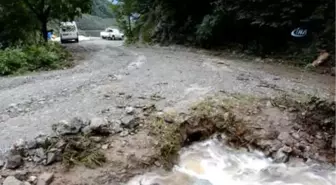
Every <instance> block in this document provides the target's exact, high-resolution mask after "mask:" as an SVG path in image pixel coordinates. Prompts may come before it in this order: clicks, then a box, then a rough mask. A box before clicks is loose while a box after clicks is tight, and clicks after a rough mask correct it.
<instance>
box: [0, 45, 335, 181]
mask: <svg viewBox="0 0 336 185" xmlns="http://www.w3.org/2000/svg"><path fill="white" fill-rule="evenodd" d="M110 43H113V45H112V44H111V45H110ZM67 47H68V48H69V49H70V50H71V51H72V52H75V53H77V54H76V57H82V58H79V59H80V60H79V61H78V65H77V66H76V67H75V68H73V69H68V70H64V71H54V72H48V73H41V74H32V75H30V76H21V77H14V78H3V79H0V84H1V85H0V89H1V91H0V95H1V96H0V97H1V98H0V100H1V101H2V100H3V101H2V102H3V103H2V104H1V105H0V121H1V118H2V121H1V122H0V128H2V129H1V130H2V132H1V131H0V133H1V134H0V145H3V147H2V150H3V151H7V150H8V148H9V146H10V145H11V144H12V143H13V142H14V141H15V139H14V138H16V139H17V138H18V136H20V137H21V136H22V137H23V138H27V139H28V140H31V139H32V138H34V137H36V135H38V132H42V133H45V134H47V135H49V134H52V131H51V124H52V123H55V122H56V121H59V120H62V119H70V118H73V117H74V116H79V117H81V118H83V119H85V118H92V117H95V116H98V117H104V118H106V119H108V120H114V119H116V120H125V119H126V120H127V119H131V118H134V117H140V118H141V120H143V121H142V122H141V123H140V124H139V126H136V127H135V128H125V129H124V130H123V132H121V133H117V134H112V135H109V136H108V137H107V136H105V135H104V136H103V137H104V138H105V139H104V140H103V141H102V142H100V143H98V144H97V145H98V146H99V147H100V148H104V149H101V151H102V152H103V153H104V155H105V157H106V163H104V164H103V165H102V166H100V167H98V168H94V169H90V168H87V167H85V166H83V165H81V164H79V165H76V166H74V167H72V168H70V169H67V168H65V167H64V165H62V163H58V162H57V163H53V164H52V165H49V166H44V165H37V166H36V164H34V163H30V162H27V161H26V162H25V166H23V167H21V168H19V169H18V170H14V171H13V170H8V169H2V171H1V177H2V178H0V182H2V181H3V180H4V178H5V177H7V176H10V175H17V174H18V171H22V172H24V174H25V175H23V177H22V179H20V180H23V181H25V180H27V179H28V178H29V176H31V175H33V176H38V175H39V174H41V173H42V172H46V171H47V172H52V173H54V175H55V178H54V180H53V182H52V184H53V185H54V184H55V185H56V184H67V185H77V184H83V185H84V184H85V185H86V184H87V185H90V184H102V185H104V184H109V185H114V184H115V185H118V184H121V183H123V182H126V181H127V180H128V179H130V178H131V177H133V176H135V175H138V174H143V173H145V172H146V171H150V170H152V169H160V168H164V167H166V168H169V167H171V164H173V163H174V158H175V157H176V154H177V152H178V150H179V149H180V148H181V147H183V146H186V145H189V144H191V143H192V142H197V141H200V140H204V139H207V138H210V137H212V136H216V137H222V138H226V139H224V140H223V142H227V143H228V144H230V145H232V146H235V147H244V148H247V149H259V150H262V151H263V152H264V153H265V154H267V155H269V156H270V157H273V158H276V157H277V154H278V153H279V151H280V152H281V151H283V150H284V147H285V148H286V147H287V148H286V149H288V150H286V152H285V155H286V156H287V157H288V158H287V157H286V159H285V161H288V160H290V159H291V158H298V159H301V160H303V161H309V160H317V161H319V162H323V163H332V164H334V162H335V151H334V149H335V146H334V142H333V141H334V140H335V138H334V135H335V131H334V129H335V125H334V122H335V115H334V114H331V113H334V112H335V107H334V106H335V104H334V103H329V101H330V100H331V99H333V96H334V89H333V86H332V84H334V79H333V78H330V76H323V75H317V74H312V73H307V72H298V71H296V70H295V69H287V68H285V67H284V66H282V67H281V68H280V67H279V68H278V66H277V67H276V68H277V69H274V68H275V67H274V65H273V67H272V65H269V64H265V65H264V64H262V65H259V64H256V63H246V62H244V61H236V60H234V59H226V58H219V57H214V56H208V55H205V54H200V53H194V52H189V51H177V50H176V49H174V48H173V49H167V48H132V47H131V48H124V47H122V46H121V44H120V43H119V42H108V41H101V40H98V39H96V40H91V41H86V42H83V43H80V44H79V45H78V44H74V45H69V46H67ZM79 53H80V54H79ZM163 69H164V70H163ZM14 92H15V93H14ZM13 93H14V95H13ZM303 94H304V95H303ZM2 95H4V96H2ZM12 95H13V96H12ZM283 95H287V96H288V97H289V98H285V99H284V98H283ZM312 95H315V96H318V97H321V98H322V99H323V101H322V100H321V101H320V100H319V99H314V98H313V99H312V98H311V97H310V96H312ZM9 97H11V98H9ZM32 98H33V100H32V101H29V102H27V100H29V99H32ZM325 99H326V100H328V101H324V100H325ZM51 100H52V101H51ZM298 100H300V102H299V101H298ZM11 103H12V104H13V105H12V104H11ZM7 104H8V106H7ZM151 105H153V106H151ZM193 105H194V106H193ZM127 107H132V108H133V109H130V108H128V109H127ZM126 110H128V111H127V112H126ZM129 110H132V111H129ZM27 123H31V124H27ZM112 126H113V125H112ZM125 132H126V134H125ZM220 133H223V134H224V135H225V136H224V135H221V134H220ZM9 136H10V137H9ZM106 146H107V147H106ZM167 148H168V150H167ZM289 148H290V149H289ZM167 151H168V152H167Z"/></svg>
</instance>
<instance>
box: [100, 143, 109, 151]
mask: <svg viewBox="0 0 336 185" xmlns="http://www.w3.org/2000/svg"><path fill="white" fill-rule="evenodd" d="M101 148H102V149H103V150H107V149H108V148H109V145H108V144H105V145H102V147H101Z"/></svg>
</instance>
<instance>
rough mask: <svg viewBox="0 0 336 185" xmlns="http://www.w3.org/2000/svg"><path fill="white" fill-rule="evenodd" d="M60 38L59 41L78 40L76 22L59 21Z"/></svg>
mask: <svg viewBox="0 0 336 185" xmlns="http://www.w3.org/2000/svg"><path fill="white" fill-rule="evenodd" d="M60 39H61V43H65V42H67V41H75V42H78V41H79V40H78V29H77V24H76V22H74V21H73V22H61V25H60Z"/></svg>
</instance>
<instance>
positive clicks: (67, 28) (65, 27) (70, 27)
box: [61, 25, 76, 32]
mask: <svg viewBox="0 0 336 185" xmlns="http://www.w3.org/2000/svg"><path fill="white" fill-rule="evenodd" d="M61 29H62V31H64V32H65V31H75V30H76V27H75V26H73V25H62V26H61Z"/></svg>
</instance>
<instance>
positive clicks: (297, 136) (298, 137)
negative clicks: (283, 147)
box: [292, 132, 300, 140]
mask: <svg viewBox="0 0 336 185" xmlns="http://www.w3.org/2000/svg"><path fill="white" fill-rule="evenodd" d="M292 136H293V138H295V139H297V140H299V139H300V135H299V134H298V133H297V132H294V133H292Z"/></svg>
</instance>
